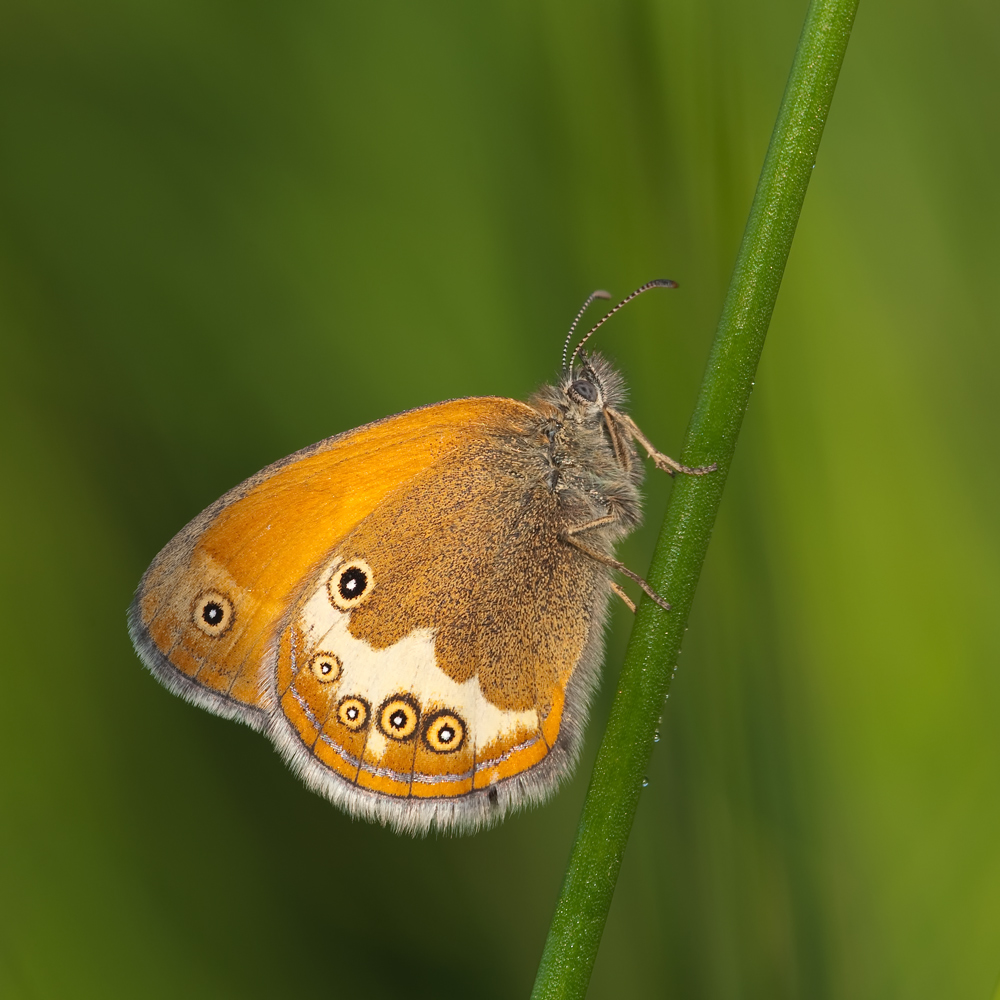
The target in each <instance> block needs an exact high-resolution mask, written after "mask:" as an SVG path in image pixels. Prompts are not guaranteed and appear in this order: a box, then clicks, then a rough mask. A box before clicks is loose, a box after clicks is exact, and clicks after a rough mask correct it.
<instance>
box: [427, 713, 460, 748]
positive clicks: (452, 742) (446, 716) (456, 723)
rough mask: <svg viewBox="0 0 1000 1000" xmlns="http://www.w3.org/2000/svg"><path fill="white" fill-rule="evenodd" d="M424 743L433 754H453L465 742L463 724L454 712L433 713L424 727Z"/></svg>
mask: <svg viewBox="0 0 1000 1000" xmlns="http://www.w3.org/2000/svg"><path fill="white" fill-rule="evenodd" d="M424 742H425V743H426V744H427V746H428V747H429V748H430V749H431V750H433V751H434V752H435V753H454V752H455V751H456V750H460V749H461V747H462V744H463V743H464V742H465V723H464V722H463V721H462V720H461V718H459V716H457V715H456V714H455V713H454V712H448V711H444V712H435V713H434V715H432V716H431V717H430V718H429V719H428V720H427V723H426V725H425V726H424Z"/></svg>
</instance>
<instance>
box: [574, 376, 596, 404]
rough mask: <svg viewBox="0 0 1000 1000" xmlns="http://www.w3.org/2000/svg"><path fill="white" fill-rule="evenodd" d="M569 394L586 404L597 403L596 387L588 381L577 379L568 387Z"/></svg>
mask: <svg viewBox="0 0 1000 1000" xmlns="http://www.w3.org/2000/svg"><path fill="white" fill-rule="evenodd" d="M569 388H570V392H572V393H573V394H574V395H576V396H579V397H580V399H582V400H583V401H584V402H586V403H596V402H597V395H598V393H597V386H596V385H594V383H593V382H591V381H590V379H586V378H578V379H577V380H576V381H575V382H574V383H573V384H572V385H571V386H570V387H569Z"/></svg>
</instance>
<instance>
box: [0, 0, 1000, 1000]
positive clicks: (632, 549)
mask: <svg viewBox="0 0 1000 1000" xmlns="http://www.w3.org/2000/svg"><path fill="white" fill-rule="evenodd" d="M804 13H805V3H804V2H803V0H795V2H792V0H767V2H762V3H754V4H746V3H740V2H738V0H700V2H698V0H618V2H612V0H584V2H577V3H564V2H557V0H541V2H538V0H536V2H526V0H518V2H506V3H496V4H467V3H457V2H452V3H447V2H435V3H431V2H425V3H420V4H413V3H405V2H398V3H381V2H380V3H369V4H363V5H362V4H347V3H336V4H329V3H317V2H306V0H291V2H287V3H284V4H270V3H260V2H251V0H243V2H241V3H226V2H223V0H201V2H197V3H193V2H190V0H173V2H170V3H168V2H165V0H147V2H144V3H137V2H132V3H126V2H115V0H88V2H86V3H82V2H78V3H73V2H69V0H51V2H47V0H34V2H25V0H8V2H7V3H5V4H4V5H3V6H2V7H0V144H2V148H0V329H2V358H0V379H2V382H3V387H2V396H0V402H2V407H3V411H2V416H0V434H2V439H3V445H2V448H3V452H2V453H3V475H2V476H0V480H2V485H0V496H2V507H0V511H2V513H0V516H2V524H3V529H2V540H3V542H2V544H3V556H2V586H3V594H2V597H0V609H2V614H3V633H2V634H3V653H2V669H3V674H2V676H3V694H2V696H0V761H2V763H0V995H2V996H4V997H12V998H22V997H23V998H43V997H44V998H48V997H54V998H64V997H65V998H75V997H102V998H108V997H137V996H142V997H179V996H185V997H286V996H288V997H292V996H308V997H328V996H329V997H339V996H345V997H346V996H357V997H376V998H382V997H399V996H408V997H409V996H412V997H424V996H426V997H435V998H439V997H442V996H448V997H484V998H493V997H497V998H500V997H505V998H506V997H518V996H525V995H526V994H527V992H528V990H529V988H530V984H531V982H532V979H533V976H534V971H535V966H536V963H537V961H538V958H539V955H540V953H541V948H542V944H543V941H544V935H545V930H546V927H547V925H548V921H549V918H550V916H551V913H552V909H553V907H554V904H555V898H556V893H557V890H558V887H559V884H560V880H561V877H562V872H563V869H564V865H565V862H566V860H567V857H568V852H569V849H570V844H571V841H572V837H573V833H574V829H575V824H576V820H577V817H578V815H579V810H580V806H581V802H582V798H583V795H584V792H585V790H586V781H587V766H584V767H582V768H581V770H580V772H579V773H578V774H577V775H576V777H575V779H574V780H573V781H572V783H570V784H569V785H567V786H566V787H565V788H564V789H563V790H562V791H561V792H560V794H559V795H558V796H557V797H556V798H555V800H554V801H553V802H552V803H551V804H549V805H548V806H546V807H544V808H542V809H538V810H535V811H533V812H530V813H528V814H525V815H521V816H518V817H515V818H512V819H510V820H509V821H508V822H507V823H506V824H505V825H504V826H503V827H502V828H500V829H497V830H494V831H492V832H489V833H484V834H480V835H479V836H476V837H474V838H466V839H458V840H453V839H441V838H438V839H434V838H432V839H427V840H420V841H410V840H404V839H400V838H398V837H396V836H394V835H392V834H390V833H388V832H386V831H384V830H382V829H380V828H377V827H370V826H367V825H364V824H357V823H351V822H350V821H349V820H347V819H345V818H344V817H343V816H342V815H340V814H339V813H337V812H336V811H335V810H334V809H333V808H332V807H331V806H329V805H328V804H327V803H326V802H324V801H322V800H320V799H319V798H317V797H315V796H314V795H312V794H310V793H308V792H307V791H305V789H304V788H302V787H301V786H300V785H299V784H298V782H297V781H296V780H295V779H294V778H293V777H292V776H291V775H290V774H289V773H288V772H287V771H286V770H285V768H284V767H283V766H282V765H281V763H280V762H279V760H278V758H277V757H276V755H275V754H274V753H273V752H272V750H271V747H270V745H269V744H268V743H267V742H266V741H265V740H264V739H263V738H261V737H260V736H257V735H254V734H252V733H250V732H249V731H246V730H244V729H242V728H240V727H238V726H236V725H234V724H232V723H227V722H223V721H221V720H218V719H216V718H214V717H212V716H210V715H208V714H206V713H204V712H202V711H199V710H197V709H195V708H192V707H191V706H189V705H187V704H185V703H183V702H181V701H180V700H178V699H176V698H174V697H172V696H170V695H169V694H168V693H167V692H166V691H165V690H163V689H162V688H161V687H160V686H159V685H158V684H157V683H156V682H155V681H153V680H152V678H151V677H150V676H149V675H148V674H146V672H145V671H144V670H143V669H142V668H141V667H140V665H139V663H138V661H137V660H136V658H135V656H134V655H133V653H132V651H131V648H130V646H129V642H128V638H127V636H126V632H125V607H126V605H127V604H128V602H129V599H130V595H131V592H132V590H133V588H134V586H135V584H136V582H137V581H138V579H139V576H140V574H141V573H142V571H143V569H144V568H145V566H146V565H147V563H148V562H149V561H150V560H151V559H152V557H153V555H154V554H155V553H156V551H157V550H158V549H159V548H160V546H161V545H163V544H164V543H165V542H166V541H167V540H168V539H169V538H170V537H171V536H172V535H173V533H174V532H175V531H176V530H177V529H178V528H180V527H181V525H183V524H184V523H185V522H186V521H187V520H188V519H189V518H190V517H192V516H193V515H194V514H195V513H196V512H197V511H199V510H200V509H201V508H202V507H204V506H205V505H207V504H208V503H209V502H211V501H212V500H214V499H215V498H216V497H217V496H218V495H220V494H221V493H222V492H223V491H224V490H226V489H227V488H228V487H230V486H232V485H234V484H235V483H237V482H238V481H240V480H241V479H243V478H244V477H245V476H247V475H249V474H251V473H252V472H254V471H256V470H257V469H258V468H260V467H262V466H263V465H265V464H266V463H268V462H270V461H272V460H274V459H276V458H278V457H280V456H282V455H284V454H286V453H288V452H290V451H292V450H294V449H296V448H299V447H302V446H304V445H306V444H309V443H311V442H312V441H314V440H317V439H319V438H321V437H325V436H327V435H329V434H333V433H335V432H337V431H341V430H344V429H346V428H348V427H351V426H354V425H357V424H360V423H362V422H364V421H367V420H370V419H374V418H376V417H380V416H383V415H385V414H388V413H392V412H395V411H398V410H402V409H404V408H407V407H412V406H416V405H419V404H422V403H428V402H432V401H435V400H439V399H444V398H448V397H454V396H463V395H472V394H481V393H495V394H502V395H510V396H515V397H523V396H525V395H526V394H527V393H529V392H530V391H531V390H532V389H533V388H534V387H535V386H536V385H537V384H538V383H539V382H541V381H543V380H545V379H547V378H549V377H550V376H551V375H552V374H553V372H554V370H555V368H556V366H557V364H558V353H559V347H560V343H561V339H562V336H563V334H564V331H565V329H566V327H567V325H568V322H569V320H570V319H571V318H572V316H573V314H574V313H575V311H576V309H577V307H578V305H579V304H580V302H581V301H582V299H583V298H584V296H585V295H586V293H587V292H589V291H590V290H591V289H592V288H594V287H601V286H603V287H607V288H610V289H611V290H612V291H613V292H614V293H616V294H624V293H626V292H628V291H630V290H631V289H632V288H633V287H635V286H636V285H638V284H640V283H641V282H643V281H645V280H647V279H649V278H651V277H656V276H661V275H663V276H669V277H672V278H675V279H677V280H678V281H679V282H680V284H681V289H680V291H678V292H674V293H670V294H657V295H650V296H646V297H645V298H643V299H642V300H640V301H639V302H637V303H636V304H635V305H633V306H631V307H630V309H629V310H627V311H626V312H625V313H624V314H623V315H621V317H620V318H617V319H616V320H615V322H614V323H613V324H612V325H610V326H609V327H608V328H607V329H606V330H604V331H602V340H601V344H600V346H601V347H602V348H603V349H604V350H605V351H606V352H608V353H609V354H610V355H611V356H612V357H614V358H615V359H617V361H618V362H619V363H620V365H621V366H622V367H623V369H624V370H625V372H626V374H627V376H628V378H629V380H630V382H631V386H632V395H633V400H634V413H635V414H636V416H637V418H638V420H639V423H640V424H641V426H643V427H644V428H645V429H646V431H647V432H648V433H649V434H650V435H651V436H652V438H653V439H654V440H655V441H657V442H658V443H660V446H661V447H663V448H664V449H666V450H668V451H671V452H673V453H674V454H676V452H677V450H678V449H679V447H680V443H681V440H682V437H683V432H684V428H685V423H686V420H687V416H688V414H689V412H690V410H691V407H692V403H693V400H694V396H695V393H696V390H697V385H698V382H699V379H700V377H701V372H702V367H703V364H704V361H705V358H706V355H707V349H708V345H709V342H710V338H711V335H712V332H713V329H714V324H715V320H716V318H717V314H718V310H719V307H720V304H721V299H722V295H723V292H724V288H725V283H726V280H727V278H728V274H729V270H730V267H731V264H732V261H733V258H734V254H735V251H736V247H737V244H738V240H739V237H740V233H741V230H742V226H743V222H744V219H745V217H746V212H747V209H748V207H749V203H750V198H751V196H752V193H753V187H754V184H755V182H756V177H757V172H758V170H759V167H760V164H761V160H762V157H763V153H764V149H765V147H766V143H767V140H768V136H769V132H770V128H771V125H772V122H773V119H774V115H775V112H776V110H777V106H778V102H779V100H780V96H781V91H782V88H783V85H784V80H785V76H786V74H787V71H788V68H789V66H790V63H791V57H792V53H793V50H794V45H795V41H796V38H797V35H798V32H799V28H800V26H801V23H802V19H803V16H804ZM998 41H1000V8H998V7H997V5H996V4H995V3H993V2H992V0H953V2H952V3H950V4H948V5H947V11H946V12H945V8H944V6H943V5H941V4H935V3H930V2H928V0H911V2H908V3H904V2H902V0H888V2H886V3H875V2H868V0H863V2H862V6H861V10H860V14H859V17H858V21H857V24H856V28H855V34H854V38H853V40H852V43H851V47H850V49H849V51H848V56H847V61H846V63H845V66H844V70H843V74H842V77H841V84H840V88H839V91H838V93H837V97H836V100H835V101H834V106H833V111H832V114H831V117H830V121H829V125H828V127H827V133H826V137H825V140H824V143H823V147H822V149H821V151H820V157H819V161H818V164H817V169H816V171H815V174H814V178H813V181H812V186H811V188H810V191H809V194H808V197H807V199H806V205H805V210H804V214H803V216H802V220H801V224H800V227H799V233H798V237H797V240H796V245H795V247H794V249H793V252H792V257H791V261H790V263H789V267H788V271H787V273H786V278H785V283H784V288H783V290H782V293H781V296H780V298H779V302H778V307H777V311H776V314H775V317H774V322H773V325H772V329H771V333H770V336H769V340H768V344H767V347H766V349H765V352H764V358H763V361H762V364H761V368H760V371H759V374H758V379H757V389H756V391H755V395H754V397H753V401H752V403H751V405H750V409H749V412H748V416H747V420H746V424H745V429H744V432H743V437H742V440H741V443H740V447H739V449H738V452H737V457H736V462H735V465H734V468H733V473H732V476H731V479H730V482H729V485H728V487H727V495H726V499H725V502H724V504H723V509H722V513H721V517H720V522H719V525H718V529H717V531H716V536H715V538H714V540H713V543H712V548H711V551H710V554H709V559H708V563H707V565H706V569H705V574H704V577H703V580H702V584H701V589H700V592H699V597H698V600H697V603H696V607H695V612H694V615H693V618H692V621H691V628H690V633H689V638H688V642H687V645H686V648H685V650H684V653H683V656H682V657H681V669H680V671H679V673H678V676H677V678H676V681H675V683H674V686H673V690H672V692H671V697H670V700H669V702H668V703H667V709H666V711H665V713H664V717H663V723H662V739H661V742H660V744H659V746H658V747H657V748H656V751H655V753H654V756H653V761H652V764H651V768H650V773H649V782H650V783H649V787H648V788H647V789H646V791H645V792H644V793H643V799H642V802H641V804H640V808H639V813H638V818H637V821H636V826H635V830H634V834H633V838H632V841H631V843H630V846H629V850H628V853H627V855H626V858H625V862H624V867H623V871H622V877H621V882H620V885H619V889H618V892H617V895H616V897H615V901H614V905H613V907H612V911H611V916H610V920H609V923H608V926H607V930H606V933H605V936H604V941H603V944H602V949H601V953H600V956H599V958H598V962H597V966H596V969H595V973H594V979H593V983H592V987H591V992H590V995H591V997H594V998H598V997H599V998H605V997H608V998H610V997H632V996H635V997H683V998H685V1000H687V998H713V1000H714V998H738V997H739V998H742V997H748V998H749V997H753V998H757V997H760V998H765V997H766V998H786V997H788V998H791V997H808V998H819V1000H824V998H880V1000H883V998H893V997H900V998H941V997H949V998H951V997H954V998H968V1000H973V998H976V1000H988V998H989V997H990V996H991V995H992V991H993V988H994V984H995V982H996V978H997V975H998V974H1000V836H998V830H1000V670H998V666H1000V655H998V654H1000V640H998V628H997V624H998V620H1000V615H998V612H997V606H998V603H1000V570H998V566H1000V559H998V556H1000V519H998V516H997V511H998V509H1000V472H998V469H1000V464H998V462H997V455H998V444H997V436H998V435H997V431H998V426H1000V420H998V417H1000V404H998V393H997V389H996V380H997V368H998V361H1000V343H998V338H997V333H998V322H997V320H998V303H997V299H998V296H997V278H996V275H997V271H998V265H1000V259H998V257H1000V253H998V250H1000V238H998V230H1000V226H998V223H1000V211H998V207H1000V206H998V200H1000V185H998V184H997V163H998V157H1000V141H998V139H1000V116H998V113H997V108H998V106H1000V104H998V102H1000V82H998V76H997V73H996V65H997V62H998V61H1000V44H998ZM668 493H669V483H668V482H667V481H665V477H662V476H657V477H653V478H651V479H650V481H649V483H648V498H649V502H648V511H649V514H648V526H647V527H646V528H645V529H643V530H642V531H640V532H639V533H637V534H636V535H635V536H634V537H633V538H632V539H630V540H629V542H628V543H627V544H626V545H624V546H623V547H622V552H623V554H624V557H625V559H626V560H627V561H628V562H629V563H630V564H631V565H632V566H634V567H635V568H636V569H638V570H642V569H644V568H645V566H646V565H647V564H648V559H649V554H650V551H651V548H652V541H653V537H654V527H653V526H655V525H656V524H657V522H658V520H659V517H660V515H661V513H662V510H663V507H664V504H665V502H666V497H667V495H668ZM628 624H629V623H628V621H627V616H626V615H625V614H624V613H623V612H622V613H619V612H616V617H615V621H614V629H613V634H612V636H611V638H610V642H609V655H608V662H607V666H606V671H605V682H604V686H603V689H602V692H601V695H600V698H599V701H598V704H597V706H596V709H595V712H594V718H593V721H592V724H591V726H590V729H589V732H588V738H587V747H586V760H585V761H584V764H585V765H587V764H589V762H590V761H591V760H592V758H593V754H594V752H595V750H596V745H597V742H598V740H599V736H600V732H601V729H602V725H603V722H604V719H605V717H606V713H607V707H608V698H609V694H610V691H611V689H612V687H613V678H614V677H615V675H616V671H617V669H618V664H619V663H620V657H621V652H622V648H623V644H624V639H625V635H626V631H627V628H628ZM400 884H402V885H404V886H405V887H407V891H408V892H409V893H410V896H411V898H412V906H409V907H404V908H399V907H398V906H396V905H394V904H392V903H390V897H392V898H395V896H396V893H397V892H398V887H399V886H400ZM434 914H440V920H439V921H437V920H435V919H433V918H432V917H433V915H434Z"/></svg>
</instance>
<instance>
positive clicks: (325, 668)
mask: <svg viewBox="0 0 1000 1000" xmlns="http://www.w3.org/2000/svg"><path fill="white" fill-rule="evenodd" d="M331 670H333V667H331V666H330V664H329V662H328V661H326V660H324V661H323V662H322V663H321V664H320V665H319V672H320V673H321V674H328V673H329V672H330V671H331Z"/></svg>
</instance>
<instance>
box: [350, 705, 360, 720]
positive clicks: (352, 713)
mask: <svg viewBox="0 0 1000 1000" xmlns="http://www.w3.org/2000/svg"><path fill="white" fill-rule="evenodd" d="M347 717H348V718H349V719H350V720H351V722H353V721H354V720H355V719H356V718H357V717H358V710H357V709H356V708H355V707H354V706H353V705H352V706H351V707H350V708H349V709H348V710H347Z"/></svg>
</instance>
